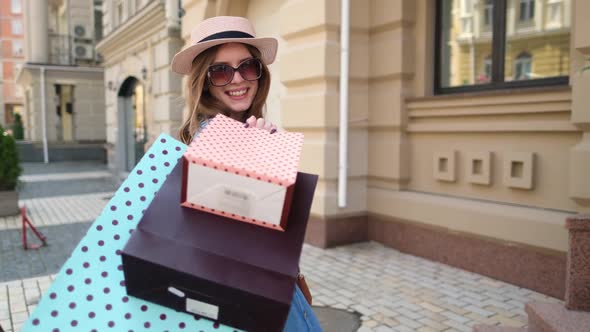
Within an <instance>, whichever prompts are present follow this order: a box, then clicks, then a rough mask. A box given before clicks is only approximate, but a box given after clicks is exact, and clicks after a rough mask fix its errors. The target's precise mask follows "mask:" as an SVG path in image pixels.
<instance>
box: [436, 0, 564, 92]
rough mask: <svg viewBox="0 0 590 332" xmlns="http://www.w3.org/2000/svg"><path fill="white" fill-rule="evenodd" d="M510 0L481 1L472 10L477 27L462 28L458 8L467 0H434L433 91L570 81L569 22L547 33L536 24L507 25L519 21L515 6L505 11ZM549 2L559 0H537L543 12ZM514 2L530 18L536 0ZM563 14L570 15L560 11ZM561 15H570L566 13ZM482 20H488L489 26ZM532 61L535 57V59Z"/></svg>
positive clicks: (459, 90) (538, 9)
mask: <svg viewBox="0 0 590 332" xmlns="http://www.w3.org/2000/svg"><path fill="white" fill-rule="evenodd" d="M511 1H512V0H485V1H481V2H480V4H483V8H482V7H480V8H479V9H478V10H474V11H473V15H474V22H480V23H479V27H480V28H479V29H475V30H473V32H472V33H470V34H465V33H463V31H462V29H463V28H464V24H463V22H462V19H463V16H462V14H463V13H462V12H461V10H460V8H461V7H462V6H463V5H464V4H465V3H466V1H465V0H437V2H436V5H437V8H436V29H435V31H436V38H435V40H436V46H435V53H436V54H435V55H436V66H435V67H436V68H435V87H434V90H435V93H437V94H440V93H454V92H466V91H482V90H490V89H505V88H513V87H531V86H544V85H561V84H567V83H568V80H569V78H568V74H569V70H570V63H569V61H570V54H569V51H570V30H569V27H567V26H562V27H561V28H560V29H553V30H552V32H551V33H548V32H547V30H546V29H545V28H544V27H543V26H538V27H537V26H536V25H535V26H531V27H530V28H529V29H527V31H526V33H523V32H522V30H519V29H514V28H511V27H514V26H515V25H516V24H517V23H519V22H520V21H521V16H520V14H519V13H518V12H515V13H514V14H508V12H509V6H508V4H509V3H512V2H511ZM553 2H556V3H559V2H560V1H558V0H552V1H549V2H546V1H543V2H538V3H537V5H538V6H547V7H542V8H537V11H538V12H543V13H545V12H547V10H549V9H550V8H551V7H550V6H551V4H552V3H553ZM514 3H515V4H519V5H521V6H520V7H522V10H523V12H526V16H524V17H526V18H527V19H532V18H534V12H535V8H534V3H535V2H534V0H530V1H529V0H526V1H516V0H515V1H514ZM520 7H519V6H517V7H516V8H515V11H518V10H520V9H521V8H520ZM510 8H511V7H510ZM565 14H568V15H569V13H564V12H561V13H560V15H562V16H563V15H565ZM478 16H479V17H478ZM560 19H561V20H568V18H567V17H566V18H563V17H561V18H560ZM486 22H489V23H490V25H489V27H487V28H486V27H485V23H486ZM476 24H477V23H476ZM535 61H538V62H539V63H538V64H537V65H535ZM533 70H534V71H533Z"/></svg>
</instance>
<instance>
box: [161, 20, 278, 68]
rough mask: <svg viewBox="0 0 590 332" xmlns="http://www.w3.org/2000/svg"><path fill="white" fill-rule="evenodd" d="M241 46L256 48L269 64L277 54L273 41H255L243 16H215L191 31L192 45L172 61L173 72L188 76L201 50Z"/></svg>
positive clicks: (256, 39) (260, 39)
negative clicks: (228, 45) (227, 45)
mask: <svg viewBox="0 0 590 332" xmlns="http://www.w3.org/2000/svg"><path fill="white" fill-rule="evenodd" d="M232 42H237V43H243V44H249V45H252V46H254V47H256V48H257V49H258V50H259V51H260V53H261V59H260V60H261V61H262V62H263V63H265V64H267V65H268V64H271V63H273V61H274V60H275V56H276V55H277V45H278V42H277V40H276V39H275V38H256V33H255V32H254V27H253V26H252V23H250V21H249V20H248V19H246V18H244V17H236V16H217V17H212V18H209V19H206V20H204V21H203V22H201V23H200V24H199V25H198V26H197V27H196V28H194V29H193V31H191V45H190V46H188V47H186V48H185V49H184V50H182V51H180V52H178V53H176V55H174V58H173V59H172V70H173V71H175V72H177V73H179V74H185V75H187V74H189V73H190V71H191V66H192V63H193V60H194V59H195V57H196V56H197V55H199V54H200V53H201V52H203V51H204V50H206V49H208V48H210V47H213V46H215V45H219V44H225V43H232Z"/></svg>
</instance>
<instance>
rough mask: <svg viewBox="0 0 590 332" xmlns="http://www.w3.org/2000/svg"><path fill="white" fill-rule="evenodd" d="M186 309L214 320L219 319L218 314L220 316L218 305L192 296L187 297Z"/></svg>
mask: <svg viewBox="0 0 590 332" xmlns="http://www.w3.org/2000/svg"><path fill="white" fill-rule="evenodd" d="M186 311H188V312H192V313H193V314H197V315H200V316H203V317H207V318H211V319H214V320H217V316H219V307H218V306H215V305H212V304H209V303H205V302H201V301H197V300H193V299H190V298H187V299H186Z"/></svg>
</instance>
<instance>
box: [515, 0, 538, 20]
mask: <svg viewBox="0 0 590 332" xmlns="http://www.w3.org/2000/svg"><path fill="white" fill-rule="evenodd" d="M523 5H524V6H523ZM523 7H524V11H523ZM534 19H535V0H519V1H518V21H519V22H521V23H525V22H530V21H533V20H534Z"/></svg>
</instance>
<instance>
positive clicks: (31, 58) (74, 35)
mask: <svg viewBox="0 0 590 332" xmlns="http://www.w3.org/2000/svg"><path fill="white" fill-rule="evenodd" d="M99 3H100V1H95V0H68V1H64V0H52V1H47V2H43V5H41V2H40V1H37V0H27V1H24V3H23V13H24V22H25V23H24V27H25V30H24V33H25V63H24V65H23V67H22V70H21V71H20V72H19V73H18V77H17V82H18V83H19V85H20V86H21V88H22V90H23V94H24V102H25V106H24V110H23V120H24V126H25V139H26V140H29V141H33V142H40V141H45V142H49V143H79V142H88V143H98V144H102V143H101V142H104V140H105V137H106V135H105V127H104V123H105V121H104V119H105V113H104V82H103V70H102V68H100V67H99V62H100V59H99V57H98V54H96V52H95V50H94V46H95V43H96V41H97V39H99V38H100V31H96V25H95V22H96V20H100V15H97V14H99V13H100V11H99V10H100V8H97V7H96V5H97V4H99ZM97 10H98V11H97Z"/></svg>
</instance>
